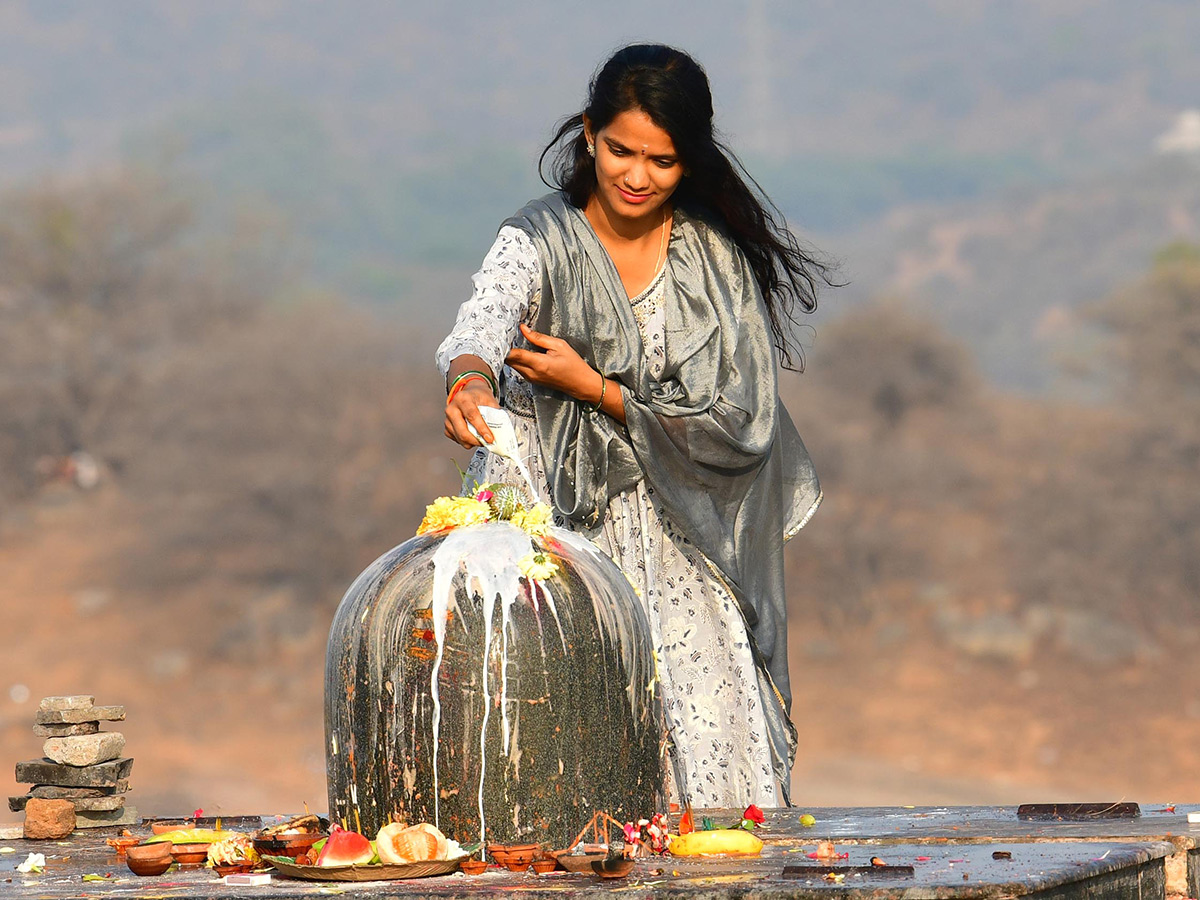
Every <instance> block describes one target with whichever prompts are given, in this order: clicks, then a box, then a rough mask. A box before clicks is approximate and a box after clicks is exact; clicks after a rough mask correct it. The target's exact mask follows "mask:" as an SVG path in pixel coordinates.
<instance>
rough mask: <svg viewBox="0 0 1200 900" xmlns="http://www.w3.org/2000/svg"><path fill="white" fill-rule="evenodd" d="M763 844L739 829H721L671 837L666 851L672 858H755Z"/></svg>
mask: <svg viewBox="0 0 1200 900" xmlns="http://www.w3.org/2000/svg"><path fill="white" fill-rule="evenodd" d="M762 847H763V842H762V841H760V840H759V839H758V838H756V837H755V836H754V835H752V834H751V833H750V832H748V831H743V830H742V829H741V828H721V829H718V830H716V831H693V832H690V833H689V834H681V835H678V836H674V835H672V837H671V843H670V845H669V847H668V848H667V849H669V850H670V851H671V853H672V854H673V855H674V856H710V855H713V854H717V853H727V854H731V855H738V856H757V855H758V854H759V852H760V851H761V850H762Z"/></svg>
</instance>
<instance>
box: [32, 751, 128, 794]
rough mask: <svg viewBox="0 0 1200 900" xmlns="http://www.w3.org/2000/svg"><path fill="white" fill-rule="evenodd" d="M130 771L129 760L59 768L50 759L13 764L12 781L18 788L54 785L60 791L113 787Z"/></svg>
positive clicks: (126, 758) (59, 766)
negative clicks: (14, 766) (13, 773)
mask: <svg viewBox="0 0 1200 900" xmlns="http://www.w3.org/2000/svg"><path fill="white" fill-rule="evenodd" d="M132 770H133V759H132V757H128V756H127V757H125V758H124V759H114V760H111V761H110V762H103V763H100V764H99V765H97V766H83V767H79V766H62V765H59V764H58V763H56V762H55V761H54V760H52V759H29V760H26V761H24V762H19V763H17V774H16V778H15V779H14V780H15V781H16V782H17V783H19V784H57V785H61V786H63V787H115V786H116V785H117V783H118V782H120V781H121V780H122V779H126V778H128V777H129V773H130V772H131V771H132Z"/></svg>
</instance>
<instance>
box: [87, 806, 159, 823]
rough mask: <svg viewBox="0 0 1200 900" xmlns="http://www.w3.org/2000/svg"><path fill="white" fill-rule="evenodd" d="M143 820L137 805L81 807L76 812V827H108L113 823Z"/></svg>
mask: <svg viewBox="0 0 1200 900" xmlns="http://www.w3.org/2000/svg"><path fill="white" fill-rule="evenodd" d="M141 821H142V817H141V816H139V815H138V811H137V807H136V806H126V807H125V808H124V809H113V810H88V809H81V810H78V811H77V812H76V813H75V827H76V828H107V827H108V826H111V825H137V824H138V823H139V822H141Z"/></svg>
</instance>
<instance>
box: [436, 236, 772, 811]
mask: <svg viewBox="0 0 1200 900" xmlns="http://www.w3.org/2000/svg"><path fill="white" fill-rule="evenodd" d="M665 277H666V271H665V268H664V270H662V271H660V272H659V274H658V276H657V277H656V278H655V279H654V281H653V283H651V285H650V286H649V287H647V288H646V290H644V291H643V292H642V293H641V294H639V295H638V296H637V297H634V298H633V299H631V300H630V303H631V305H632V306H633V312H634V317H635V318H636V319H637V322H638V327H639V330H640V331H641V336H642V346H643V348H644V350H645V353H646V355H647V358H648V360H649V363H650V371H651V374H652V375H654V376H655V377H657V376H658V375H659V374H660V373H661V371H662V366H663V364H664V339H663V320H664V319H663V310H662V305H661V301H662V298H663V296H664V291H663V285H664V282H665ZM472 282H473V285H474V290H473V292H472V295H471V298H470V299H469V300H467V301H466V302H465V303H464V304H463V305H462V307H461V308H460V309H459V312H458V319H457V321H456V323H455V325H454V330H453V331H452V332H451V333H450V335H449V336H448V337H447V338H446V340H445V341H443V342H442V345H441V346H440V347H439V348H438V351H437V364H438V368H439V369H440V370H441V371H442V373H443V374H445V373H446V371H447V370H448V369H449V366H450V361H451V360H452V359H454V358H455V357H456V356H460V355H462V354H465V353H470V354H473V355H475V356H479V357H481V358H482V359H484V360H485V361H486V362H487V363H488V365H489V366H491V369H492V371H493V372H497V373H501V372H502V373H503V374H502V378H501V384H502V390H501V405H502V406H504V408H505V409H507V410H508V411H509V412H510V413H511V414H512V418H513V423H514V425H515V426H516V432H517V438H518V442H519V444H520V447H521V453H522V456H523V458H524V460H525V462H526V465H527V466H528V467H529V470H530V473H531V475H532V477H533V482H534V484H535V485H537V486H538V489H539V491H540V492H541V497H540V498H539V499H541V500H542V501H543V502H547V503H549V502H550V501H549V480H548V479H547V478H546V474H545V470H544V468H543V465H542V459H541V454H540V453H539V452H538V449H537V447H538V437H537V428H536V425H535V420H534V415H535V412H534V407H533V399H532V395H531V393H530V388H529V383H528V382H526V381H525V380H524V379H523V378H522V377H521V376H520V375H518V374H517V373H516V372H514V371H513V370H512V369H509V368H507V367H505V366H504V357H505V355H506V354H507V352H508V350H509V348H510V347H513V346H514V345H522V346H524V345H525V344H524V339H523V338H521V336H520V331H519V330H518V327H517V326H518V324H519V323H521V322H525V323H526V324H528V325H530V326H531V327H533V326H534V322H535V320H536V318H537V310H538V304H539V301H540V298H541V283H542V274H541V264H540V261H539V259H538V253H537V249H536V248H535V247H534V245H533V242H532V241H531V240H530V239H529V237H528V236H527V235H526V234H525V233H524V232H523V231H521V230H520V229H517V228H512V227H505V228H502V229H501V230H500V233H499V235H498V236H497V238H496V242H495V244H493V246H492V248H491V250H490V251H489V252H488V254H487V256H486V257H485V258H484V261H483V266H482V268H481V269H480V270H479V272H477V273H476V274H475V276H474V277H473V278H472ZM468 476H469V477H470V478H471V479H473V480H474V481H477V482H478V483H480V484H483V483H486V482H491V481H501V482H508V483H511V484H523V483H524V478H523V477H522V476H521V475H520V474H518V472H517V469H516V466H514V465H513V464H512V463H510V462H509V461H508V460H505V459H503V458H501V457H497V456H495V455H493V454H490V453H487V452H486V451H484V450H480V451H479V452H477V453H476V455H475V457H474V458H473V459H472V461H471V465H470V467H469V468H468ZM555 518H556V523H557V524H559V525H563V526H565V527H568V528H571V529H573V530H575V531H578V532H580V533H581V534H584V535H585V536H586V537H588V538H589V539H591V540H592V541H594V542H595V543H596V544H597V545H598V546H599V547H600V548H601V549H603V550H604V551H605V552H606V553H607V554H608V555H609V556H610V557H612V559H613V560H615V561H616V563H617V565H619V566H620V567H621V569H622V570H624V572H625V574H626V575H628V577H629V579H630V581H631V582H633V584H634V586H635V587H636V588H637V590H638V592H639V594H640V597H641V601H642V605H643V607H644V609H645V611H646V616H647V618H648V619H649V622H650V628H651V631H652V639H653V644H654V652H655V654H656V655H657V657H658V674H659V680H660V689H661V696H662V700H663V707H664V712H665V714H666V717H667V725H668V727H669V728H670V732H671V741H672V744H673V746H672V748H671V753H672V763H673V769H674V772H675V779H676V780H678V779H683V780H685V782H686V783H685V784H684V785H679V784H674V785H673V788H672V795H673V796H672V799H684V800H687V801H690V802H691V803H692V805H694V806H696V807H701V808H703V807H738V808H741V807H744V806H746V805H747V804H750V803H756V804H758V805H759V806H778V805H779V802H778V796H779V795H778V791H777V788H776V784H775V776H774V774H773V770H772V765H771V749H770V743H769V741H768V737H767V731H766V722H765V717H764V713H763V708H762V703H763V699H764V697H763V692H764V691H770V690H773V689H772V688H771V687H770V685H769V683H768V682H767V681H766V680H765V679H764V678H762V677H760V674H759V672H758V670H757V668H756V666H755V665H754V660H753V658H752V655H751V650H750V643H749V641H748V639H747V634H746V626H745V622H744V620H743V618H742V615H741V612H740V611H739V609H738V605H737V601H736V600H734V598H733V597H732V596H731V595H730V594H729V592H728V590H727V589H726V588H725V587H724V585H723V584H721V582H720V581H719V580H718V578H717V577H716V576H715V575H714V574H713V571H712V570H711V569H710V566H709V563H708V562H707V561H706V560H705V558H704V556H703V554H701V553H700V551H699V550H697V549H696V548H695V547H694V546H693V545H692V543H691V542H690V541H689V540H688V539H687V537H686V536H685V535H683V534H682V533H680V532H679V531H678V530H677V529H676V528H675V527H674V526H673V525H672V523H671V522H670V520H669V519H667V517H666V516H665V515H664V513H663V510H662V507H661V505H660V504H659V502H658V501H657V499H656V498H655V497H654V494H653V491H652V490H651V489H650V488H648V487H647V486H646V484H645V482H639V483H638V484H637V485H636V486H635V487H634V488H633V489H631V490H629V491H626V492H624V493H622V494H619V495H618V496H616V497H614V498H613V499H612V500H611V501H610V503H609V505H608V509H607V510H606V514H605V516H604V519H603V521H602V522H601V523H600V525H599V526H597V527H596V528H594V529H585V528H583V527H582V526H579V525H577V524H575V523H570V522H568V521H566V520H565V519H563V518H562V517H561V516H557V515H556V517H555Z"/></svg>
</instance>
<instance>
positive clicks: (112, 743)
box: [42, 731, 125, 766]
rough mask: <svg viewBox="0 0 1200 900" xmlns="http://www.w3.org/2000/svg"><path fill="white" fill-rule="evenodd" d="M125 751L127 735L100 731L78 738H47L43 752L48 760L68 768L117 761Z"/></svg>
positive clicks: (78, 736) (43, 745)
mask: <svg viewBox="0 0 1200 900" xmlns="http://www.w3.org/2000/svg"><path fill="white" fill-rule="evenodd" d="M124 749H125V735H123V734H121V732H119V731H100V732H97V733H96V734H81V735H77V736H76V737H55V738H47V740H46V743H44V744H42V752H43V753H45V754H46V757H47V758H48V759H52V760H54V761H55V762H56V763H62V764H63V765H67V766H94V765H96V764H97V763H102V762H108V761H109V760H110V759H116V758H117V757H119V756H120V755H121V751H122V750H124Z"/></svg>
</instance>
